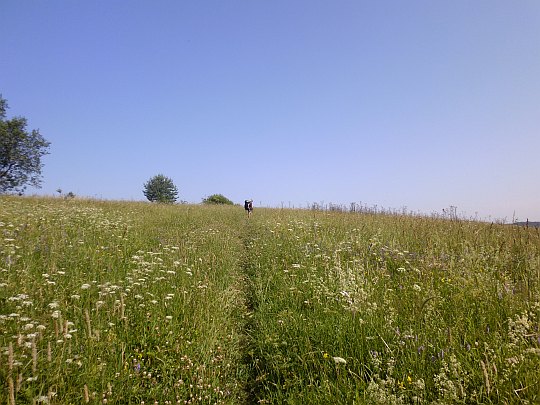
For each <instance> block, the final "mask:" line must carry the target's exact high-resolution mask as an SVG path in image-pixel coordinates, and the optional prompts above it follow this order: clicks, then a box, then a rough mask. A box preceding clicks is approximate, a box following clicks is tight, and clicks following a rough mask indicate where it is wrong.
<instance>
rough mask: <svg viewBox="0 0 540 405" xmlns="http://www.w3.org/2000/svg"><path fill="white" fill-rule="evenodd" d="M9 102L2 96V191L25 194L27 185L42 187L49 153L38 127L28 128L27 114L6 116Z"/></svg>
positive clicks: (0, 104) (0, 162)
mask: <svg viewBox="0 0 540 405" xmlns="http://www.w3.org/2000/svg"><path fill="white" fill-rule="evenodd" d="M7 108H8V104H7V101H6V100H5V99H4V98H2V96H1V95H0V194H2V193H12V192H14V193H17V194H22V193H23V192H24V190H25V189H26V187H27V186H28V185H30V186H33V187H36V188H39V187H40V186H41V179H42V176H41V169H42V167H43V163H42V162H41V157H42V156H43V155H46V154H48V153H49V151H48V150H49V145H50V142H48V141H47V140H46V139H45V138H43V136H41V134H40V133H39V130H37V129H33V130H32V131H27V129H26V125H27V121H26V118H24V117H13V118H11V119H9V120H8V119H7V118H6V110H7Z"/></svg>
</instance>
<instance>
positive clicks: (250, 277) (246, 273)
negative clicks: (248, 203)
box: [239, 220, 258, 404]
mask: <svg viewBox="0 0 540 405" xmlns="http://www.w3.org/2000/svg"><path fill="white" fill-rule="evenodd" d="M239 237H240V239H241V241H242V246H243V252H242V258H241V262H240V263H241V272H242V280H243V286H242V289H243V292H244V296H245V308H246V313H245V317H244V323H243V325H242V329H243V336H244V337H243V342H242V348H243V356H242V362H243V365H244V366H245V368H246V371H247V376H248V379H247V381H246V382H245V393H246V397H245V402H246V404H256V403H257V397H258V395H257V393H258V387H257V373H256V369H255V367H253V365H254V361H256V359H255V358H254V350H253V339H254V332H255V329H256V328H257V325H256V322H255V318H254V314H255V312H256V311H257V309H258V301H257V296H256V294H255V288H254V282H255V280H254V278H255V276H256V271H257V261H256V257H254V255H253V253H252V248H253V246H254V244H255V243H257V241H258V227H257V225H256V222H255V221H253V220H247V221H246V223H245V225H244V227H243V228H242V232H241V234H240V235H239Z"/></svg>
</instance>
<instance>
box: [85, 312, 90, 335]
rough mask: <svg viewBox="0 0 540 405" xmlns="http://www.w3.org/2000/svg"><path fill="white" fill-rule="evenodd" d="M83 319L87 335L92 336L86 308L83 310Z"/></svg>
mask: <svg viewBox="0 0 540 405" xmlns="http://www.w3.org/2000/svg"><path fill="white" fill-rule="evenodd" d="M84 319H85V320H86V328H87V329H88V337H92V324H91V323H90V313H89V312H88V309H85V310H84Z"/></svg>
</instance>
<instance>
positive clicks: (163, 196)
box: [143, 174, 178, 204]
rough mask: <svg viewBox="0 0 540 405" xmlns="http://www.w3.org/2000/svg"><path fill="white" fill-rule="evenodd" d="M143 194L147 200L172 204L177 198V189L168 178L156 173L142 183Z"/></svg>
mask: <svg viewBox="0 0 540 405" xmlns="http://www.w3.org/2000/svg"><path fill="white" fill-rule="evenodd" d="M143 194H144V195H145V196H146V198H148V200H149V201H152V202H160V203H169V204H172V203H174V202H175V201H176V199H177V198H178V189H177V188H176V186H175V185H174V183H173V181H172V180H171V179H170V178H168V177H165V176H164V175H162V174H158V175H156V176H154V177H152V178H151V179H150V180H148V181H147V182H146V183H144V190H143Z"/></svg>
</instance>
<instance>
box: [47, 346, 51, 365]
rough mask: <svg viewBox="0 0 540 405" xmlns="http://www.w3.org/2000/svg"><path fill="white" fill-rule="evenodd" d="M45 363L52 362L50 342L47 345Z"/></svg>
mask: <svg viewBox="0 0 540 405" xmlns="http://www.w3.org/2000/svg"><path fill="white" fill-rule="evenodd" d="M47 361H48V362H49V363H50V362H51V361H52V349H51V342H49V343H47Z"/></svg>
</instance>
